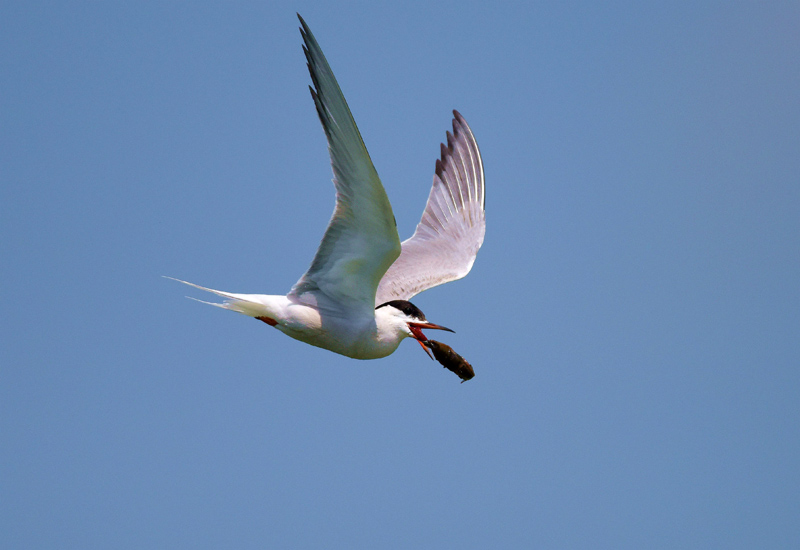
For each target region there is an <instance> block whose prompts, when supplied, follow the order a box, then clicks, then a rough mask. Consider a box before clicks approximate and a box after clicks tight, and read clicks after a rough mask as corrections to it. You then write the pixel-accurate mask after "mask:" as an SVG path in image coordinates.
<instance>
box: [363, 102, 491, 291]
mask: <svg viewBox="0 0 800 550" xmlns="http://www.w3.org/2000/svg"><path fill="white" fill-rule="evenodd" d="M453 115H454V118H453V133H452V134H451V133H450V132H447V146H445V145H444V144H442V146H441V150H442V154H441V159H440V160H437V161H436V173H435V175H434V176H433V187H432V188H431V193H430V195H429V196H428V203H427V205H426V206H425V211H424V212H423V213H422V219H421V220H420V222H419V224H418V225H417V229H416V231H415V232H414V235H413V236H412V237H411V238H410V239H408V240H406V241H403V243H402V252H401V253H400V257H399V258H398V259H397V260H395V262H394V263H393V264H392V266H391V267H390V268H389V270H388V271H387V272H386V275H384V276H383V279H382V280H381V283H380V285H379V286H378V294H377V296H376V305H380V304H382V303H385V302H388V301H390V300H397V299H401V300H408V299H409V298H411V297H412V296H414V295H416V294H419V293H420V292H422V291H423V290H427V289H429V288H431V287H434V286H437V285H440V284H442V283H447V282H449V281H455V280H456V279H460V278H462V277H464V276H465V275H466V274H467V273H469V271H470V269H472V264H473V262H474V261H475V256H476V255H477V254H478V249H479V248H480V247H481V245H482V244H483V236H484V233H485V231H486V216H485V204H486V194H485V188H484V178H483V162H482V161H481V154H480V151H479V150H478V144H477V142H476V141H475V136H474V135H473V134H472V130H471V129H470V127H469V125H468V124H467V122H466V120H464V117H462V116H461V114H460V113H459V112H458V111H453Z"/></svg>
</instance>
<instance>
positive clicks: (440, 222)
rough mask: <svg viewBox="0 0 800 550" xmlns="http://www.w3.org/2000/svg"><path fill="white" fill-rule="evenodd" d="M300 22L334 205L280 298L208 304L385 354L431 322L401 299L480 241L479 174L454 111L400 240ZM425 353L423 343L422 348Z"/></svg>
mask: <svg viewBox="0 0 800 550" xmlns="http://www.w3.org/2000/svg"><path fill="white" fill-rule="evenodd" d="M298 18H299V19H300V24H301V28H300V33H301V35H302V37H303V40H304V42H305V45H304V47H303V51H304V52H305V55H306V59H307V60H308V69H309V72H310V73H311V80H312V82H313V87H309V89H310V90H311V97H312V98H313V99H314V104H315V105H316V107H317V114H318V115H319V119H320V121H321V122H322V127H323V129H324V130H325V135H326V137H327V140H328V149H329V152H330V156H331V164H332V166H333V176H334V177H333V183H334V186H335V187H336V207H335V209H334V212H333V216H332V218H331V220H330V222H329V223H328V227H327V229H326V230H325V235H324V236H323V238H322V242H321V243H320V245H319V248H318V249H317V253H316V255H315V256H314V260H313V261H312V262H311V267H310V268H309V269H308V271H307V272H306V273H305V274H304V275H303V276H302V277H301V278H300V280H299V281H298V282H297V283H296V284H295V285H294V286H293V287H292V289H291V291H290V292H289V293H288V294H287V295H285V296H279V295H266V294H234V293H232V292H222V291H219V290H213V289H210V288H206V287H202V286H199V285H195V284H193V283H189V282H186V281H181V280H180V279H175V280H176V281H179V282H182V283H185V284H188V285H191V286H193V287H196V288H199V289H202V290H206V291H208V292H213V293H214V294H217V295H219V296H222V297H224V298H227V300H226V301H225V302H224V303H210V302H204V303H210V304H211V305H214V306H217V307H221V308H224V309H229V310H232V311H236V312H239V313H243V314H245V315H248V316H250V317H254V318H256V319H259V320H260V321H263V322H265V323H267V324H268V325H270V326H272V327H275V328H276V329H278V330H279V331H281V332H283V333H284V334H287V335H288V336H291V337H292V338H295V339H297V340H300V341H302V342H305V343H307V344H311V345H312V346H318V347H321V348H325V349H328V350H331V351H333V352H336V353H340V354H342V355H346V356H347V357H353V358H355V359H377V358H379V357H386V356H387V355H389V354H391V353H393V352H394V351H395V350H396V349H397V347H398V346H399V345H400V342H401V341H402V340H403V339H405V338H407V337H411V338H414V339H416V340H417V341H419V343H420V344H422V343H423V342H424V341H426V340H427V338H426V336H425V335H424V334H423V333H422V329H439V330H448V331H450V332H453V331H451V330H450V329H448V328H445V327H443V326H440V325H436V324H433V323H430V322H428V321H427V319H426V318H425V315H424V314H423V313H422V311H420V310H419V308H417V307H416V306H414V305H413V304H412V303H410V302H408V299H409V298H411V297H412V296H414V295H416V294H418V293H420V292H422V291H423V290H427V289H429V288H431V287H434V286H437V285H440V284H442V283H446V282H449V281H454V280H456V279H460V278H462V277H464V276H465V275H466V274H467V273H469V271H470V269H471V268H472V264H473V262H474V261H475V256H476V254H477V253H478V249H479V248H480V247H481V244H482V243H483V236H484V232H485V227H486V222H485V215H484V203H485V195H484V178H483V164H482V161H481V156H480V152H479V151H478V144H477V143H476V142H475V137H474V136H473V135H472V130H470V128H469V126H468V125H467V123H466V121H465V120H464V118H463V117H462V116H461V114H459V113H458V112H457V111H453V114H454V119H453V133H452V134H451V133H450V132H447V146H445V145H444V144H442V146H441V159H440V160H437V161H436V172H435V175H434V176H433V187H432V188H431V192H430V195H429V197H428V203H427V205H426V206H425V211H424V212H423V213H422V219H421V220H420V222H419V224H418V225H417V228H416V231H415V232H414V235H413V236H412V237H411V238H410V239H408V240H406V241H404V242H403V243H402V244H401V243H400V239H399V237H398V234H397V227H396V224H395V218H394V214H393V213H392V206H391V204H389V199H388V197H387V196H386V191H385V190H384V188H383V185H382V184H381V181H380V179H379V178H378V174H377V172H376V171H375V167H374V166H373V165H372V161H371V160H370V157H369V153H367V149H366V147H365V146H364V142H363V140H362V139H361V134H360V133H359V131H358V128H357V127H356V123H355V121H354V120H353V116H352V114H351V113H350V109H349V108H348V106H347V102H346V101H345V99H344V96H343V95H342V91H341V89H340V88H339V85H338V83H337V82H336V78H335V77H334V76H333V72H332V71H331V68H330V66H329V65H328V62H327V61H326V59H325V56H324V55H323V53H322V50H321V49H320V47H319V44H318V43H317V41H316V39H315V38H314V35H313V34H311V30H310V29H309V28H308V25H306V23H305V21H303V18H302V17H300V15H299V14H298ZM423 349H424V350H425V351H426V353H427V349H426V348H425V346H424V345H423Z"/></svg>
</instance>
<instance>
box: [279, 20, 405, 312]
mask: <svg viewBox="0 0 800 550" xmlns="http://www.w3.org/2000/svg"><path fill="white" fill-rule="evenodd" d="M297 17H298V18H299V19H300V24H301V25H302V27H301V28H300V33H301V34H302V36H303V41H304V42H305V45H304V46H303V51H304V52H305V54H306V59H307V60H308V70H309V72H310V73H311V80H312V82H313V84H314V86H313V87H309V88H310V89H311V97H312V98H313V99H314V104H315V105H316V107H317V114H318V115H319V119H320V122H322V128H323V129H324V130H325V136H326V137H327V139H328V150H329V152H330V155H331V165H332V167H333V183H334V186H335V187H336V207H335V209H334V211H333V216H332V217H331V220H330V222H329V223H328V228H327V229H326V230H325V235H324V236H323V237H322V242H321V243H320V245H319V249H318V250H317V253H316V256H314V260H313V261H312V262H311V267H310V268H309V269H308V271H307V272H306V273H305V274H304V275H303V276H302V278H301V279H300V280H299V281H298V282H297V283H296V284H295V285H294V286H293V287H292V290H291V292H290V293H289V297H290V298H297V299H299V300H301V301H302V300H313V299H314V297H313V295H315V294H317V293H319V292H321V293H323V294H324V295H325V296H326V297H327V298H330V299H332V300H333V301H334V302H336V303H337V304H338V305H339V306H341V308H343V309H361V310H363V311H364V313H366V312H367V310H368V311H369V315H373V309H374V307H375V306H374V301H375V292H376V289H377V288H378V283H379V282H380V280H381V278H382V277H383V275H384V273H385V272H386V270H387V269H388V268H389V266H390V265H391V264H392V262H394V261H395V259H396V258H397V257H398V255H399V254H400V239H399V237H398V235H397V226H396V224H395V220H394V214H393V213H392V206H391V204H390V203H389V198H388V197H387V196H386V191H385V190H384V189H383V185H382V184H381V180H380V178H378V173H377V172H376V171H375V167H374V166H373V165H372V160H371V159H370V157H369V153H367V148H366V147H365V146H364V141H363V140H362V139H361V134H360V133H359V131H358V128H357V127H356V123H355V121H354V120H353V115H352V114H351V113H350V109H349V108H348V106H347V102H346V101H345V99H344V95H342V90H341V89H340V88H339V84H337V82H336V78H335V77H334V76H333V72H332V71H331V68H330V66H329V65H328V62H327V61H326V60H325V56H324V55H323V53H322V50H321V49H320V47H319V44H318V43H317V41H316V39H315V38H314V35H313V34H311V30H310V29H309V28H308V25H306V23H305V21H303V18H302V17H300V15H299V14H298V16H297ZM307 293H311V295H310V296H304V295H305V294H307Z"/></svg>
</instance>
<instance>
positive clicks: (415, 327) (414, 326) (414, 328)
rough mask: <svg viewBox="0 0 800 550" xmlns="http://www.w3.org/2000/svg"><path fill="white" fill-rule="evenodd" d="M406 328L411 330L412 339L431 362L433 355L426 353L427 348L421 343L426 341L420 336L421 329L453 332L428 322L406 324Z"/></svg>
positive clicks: (424, 337) (425, 338) (422, 335)
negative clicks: (414, 339) (415, 340)
mask: <svg viewBox="0 0 800 550" xmlns="http://www.w3.org/2000/svg"><path fill="white" fill-rule="evenodd" d="M408 328H410V329H411V334H413V335H414V338H416V339H417V342H419V345H420V346H422V349H423V350H424V351H425V353H427V354H428V357H430V358H431V360H433V355H431V352H430V351H428V348H426V347H425V344H423V342H425V341H426V340H427V339H428V337H427V336H425V335H424V334H422V329H424V328H430V329H436V330H446V331H448V332H455V331H454V330H452V329H449V328H447V327H443V326H442V325H435V324H433V323H428V322H424V323H408Z"/></svg>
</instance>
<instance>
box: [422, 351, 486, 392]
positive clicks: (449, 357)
mask: <svg viewBox="0 0 800 550" xmlns="http://www.w3.org/2000/svg"><path fill="white" fill-rule="evenodd" d="M424 344H425V346H426V347H428V348H430V350H431V351H432V352H433V356H434V357H436V360H437V361H439V363H441V364H442V366H443V367H444V368H446V369H447V370H449V371H452V372H454V373H456V374H457V375H458V377H459V378H461V383H462V384H463V383H464V382H466V381H467V380H469V379H471V378H472V377H474V376H475V371H474V370H472V365H470V364H469V363H467V361H466V360H465V359H464V358H463V357H461V356H460V355H459V354H457V353H456V352H455V351H453V348H451V347H450V346H448V345H447V344H442V343H441V342H437V341H436V340H425V342H424Z"/></svg>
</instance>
